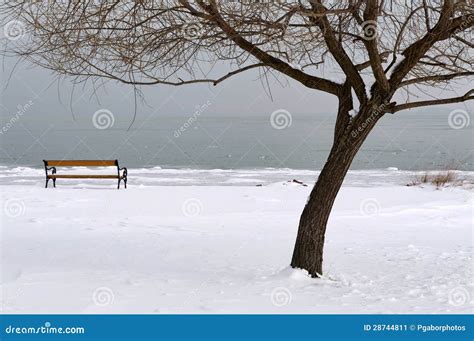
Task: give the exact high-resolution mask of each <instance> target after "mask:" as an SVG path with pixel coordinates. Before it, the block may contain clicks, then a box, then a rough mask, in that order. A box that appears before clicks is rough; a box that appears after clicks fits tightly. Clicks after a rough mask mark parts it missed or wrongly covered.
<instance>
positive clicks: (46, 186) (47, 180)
mask: <svg viewBox="0 0 474 341" xmlns="http://www.w3.org/2000/svg"><path fill="white" fill-rule="evenodd" d="M48 182H49V179H48V178H46V185H45V186H44V188H48Z"/></svg>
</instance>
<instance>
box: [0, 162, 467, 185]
mask: <svg viewBox="0 0 474 341" xmlns="http://www.w3.org/2000/svg"><path fill="white" fill-rule="evenodd" d="M59 171H60V172H61V173H63V174H68V173H80V174H84V173H85V174H87V173H88V172H93V173H97V172H99V173H103V174H114V172H115V170H114V169H113V168H110V167H109V168H108V169H107V168H95V169H94V170H92V169H88V168H83V167H73V168H62V169H60V170H59ZM439 172H446V171H445V170H439V171H436V170H434V171H433V170H430V171H407V170H398V169H397V168H394V167H391V168H387V169H373V170H350V171H349V172H348V174H347V177H346V180H345V183H344V184H345V185H346V186H362V187H367V186H387V185H406V184H408V183H410V182H411V181H412V180H413V179H414V178H415V177H417V176H420V175H422V174H425V173H433V174H435V173H439ZM455 173H456V175H457V177H458V178H459V179H462V180H465V181H467V182H470V183H474V171H455ZM128 174H129V176H128V178H129V179H128V181H129V184H130V185H136V186H256V185H269V184H272V183H277V182H284V181H292V180H293V179H296V180H299V181H303V182H304V183H306V184H308V185H310V186H311V185H312V184H314V182H315V181H316V179H317V177H318V175H319V171H314V170H301V169H288V168H262V169H236V170H231V169H229V170H228V169H189V168H182V169H179V168H175V169H172V168H163V169H162V168H160V167H151V168H129V169H128ZM59 183H61V186H73V185H74V186H76V187H81V186H84V187H90V188H95V187H98V188H103V187H104V185H105V186H107V185H111V182H110V181H97V180H92V181H90V180H88V181H83V182H78V181H76V180H62V181H59V180H58V185H59ZM17 184H21V185H27V184H28V185H44V168H39V167H22V166H17V167H12V166H0V185H17ZM111 187H114V184H113V182H112V185H111Z"/></svg>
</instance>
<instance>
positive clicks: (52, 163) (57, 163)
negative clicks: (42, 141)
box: [43, 160, 118, 167]
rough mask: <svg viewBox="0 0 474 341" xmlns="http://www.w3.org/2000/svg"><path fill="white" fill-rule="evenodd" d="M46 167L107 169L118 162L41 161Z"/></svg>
mask: <svg viewBox="0 0 474 341" xmlns="http://www.w3.org/2000/svg"><path fill="white" fill-rule="evenodd" d="M43 161H44V164H45V166H48V167H108V166H117V167H118V160H43Z"/></svg>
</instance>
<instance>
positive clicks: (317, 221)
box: [291, 110, 381, 277]
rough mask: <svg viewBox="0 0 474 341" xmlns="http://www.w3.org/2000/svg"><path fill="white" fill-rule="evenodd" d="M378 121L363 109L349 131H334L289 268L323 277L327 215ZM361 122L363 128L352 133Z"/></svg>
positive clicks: (308, 203) (376, 116)
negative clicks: (351, 166) (331, 143)
mask: <svg viewBox="0 0 474 341" xmlns="http://www.w3.org/2000/svg"><path fill="white" fill-rule="evenodd" d="M346 114H347V113H346ZM380 116H381V115H380ZM379 118H380V117H379V114H377V115H375V116H374V115H373V113H370V112H369V110H366V111H365V114H363V113H362V114H361V115H360V117H358V119H357V120H356V122H352V123H350V126H351V127H350V128H351V129H345V131H344V132H339V133H338V132H336V134H335V139H334V144H333V147H332V149H331V152H330V153H329V157H328V159H327V161H326V164H325V165H324V167H323V169H322V170H321V173H320V175H319V177H318V180H317V182H316V184H315V186H314V188H313V190H312V191H311V194H310V196H309V198H308V201H307V203H306V206H305V208H304V210H303V213H302V214H301V218H300V222H299V228H298V235H297V238H296V243H295V248H294V251H293V258H292V260H291V266H292V267H294V268H301V269H305V270H307V271H308V272H309V274H310V275H311V276H312V277H320V276H321V275H322V274H323V268H322V265H323V248H324V237H325V233H326V225H327V222H328V218H329V214H330V213H331V210H332V207H333V204H334V201H335V199H336V196H337V193H338V192H339V189H340V188H341V185H342V183H343V181H344V178H345V176H346V174H347V171H348V170H349V167H350V165H351V163H352V160H353V159H354V157H355V155H356V154H357V152H358V150H359V148H360V146H361V145H362V143H363V142H364V140H365V139H366V137H367V135H368V134H369V132H370V131H371V130H372V128H373V127H374V126H375V123H376V122H377V121H378V119H379ZM362 122H364V129H363V130H362V131H359V132H360V133H358V134H354V131H357V127H360V126H361V123H362ZM336 130H338V129H336ZM341 130H342V131H343V130H344V129H341Z"/></svg>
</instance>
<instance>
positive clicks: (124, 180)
mask: <svg viewBox="0 0 474 341" xmlns="http://www.w3.org/2000/svg"><path fill="white" fill-rule="evenodd" d="M123 183H124V184H125V189H127V178H125V179H123Z"/></svg>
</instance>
